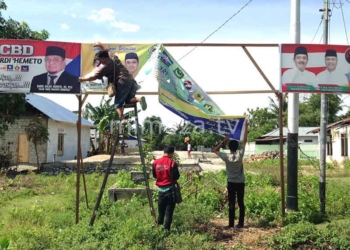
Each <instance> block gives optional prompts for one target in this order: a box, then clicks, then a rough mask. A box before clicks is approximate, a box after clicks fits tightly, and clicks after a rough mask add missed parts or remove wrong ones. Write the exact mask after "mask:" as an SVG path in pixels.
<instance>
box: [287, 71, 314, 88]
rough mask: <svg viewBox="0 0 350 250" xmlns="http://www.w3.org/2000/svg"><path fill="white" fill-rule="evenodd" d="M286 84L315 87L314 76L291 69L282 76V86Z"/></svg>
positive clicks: (307, 72) (310, 73)
mask: <svg viewBox="0 0 350 250" xmlns="http://www.w3.org/2000/svg"><path fill="white" fill-rule="evenodd" d="M286 83H304V84H307V85H312V86H315V87H316V86H317V78H316V75H315V74H314V73H312V72H310V71H307V70H304V71H300V70H299V69H296V68H293V69H288V70H287V71H286V72H284V74H283V75H282V84H286Z"/></svg>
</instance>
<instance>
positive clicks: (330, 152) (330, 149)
mask: <svg viewBox="0 0 350 250" xmlns="http://www.w3.org/2000/svg"><path fill="white" fill-rule="evenodd" d="M327 155H333V145H332V141H327Z"/></svg>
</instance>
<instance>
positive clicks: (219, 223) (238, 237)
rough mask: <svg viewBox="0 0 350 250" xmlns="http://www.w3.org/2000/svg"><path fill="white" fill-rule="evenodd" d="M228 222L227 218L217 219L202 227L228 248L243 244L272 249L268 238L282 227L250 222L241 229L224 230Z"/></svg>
mask: <svg viewBox="0 0 350 250" xmlns="http://www.w3.org/2000/svg"><path fill="white" fill-rule="evenodd" d="M227 223H228V221H227V218H225V219H215V220H212V221H211V222H210V225H209V227H208V228H202V230H205V231H206V232H208V233H210V234H211V235H213V236H214V238H215V240H216V241H217V242H218V243H220V244H224V245H225V246H226V248H227V249H233V248H234V247H238V246H240V245H243V246H245V247H249V248H250V249H254V250H265V249H271V248H270V247H269V246H268V240H269V239H270V237H271V236H272V235H274V234H275V233H276V232H278V231H279V230H280V228H259V227H254V226H250V225H249V224H246V225H245V227H244V228H243V229H240V230H237V229H230V230H223V227H225V226H227Z"/></svg>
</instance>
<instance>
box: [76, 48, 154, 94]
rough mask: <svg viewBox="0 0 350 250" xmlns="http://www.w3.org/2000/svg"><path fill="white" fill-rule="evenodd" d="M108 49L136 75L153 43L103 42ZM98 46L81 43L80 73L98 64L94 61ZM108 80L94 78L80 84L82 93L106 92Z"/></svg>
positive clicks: (84, 73) (89, 72) (84, 74)
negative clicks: (91, 80)
mask: <svg viewBox="0 0 350 250" xmlns="http://www.w3.org/2000/svg"><path fill="white" fill-rule="evenodd" d="M103 46H104V47H105V48H108V49H109V53H110V54H111V55H112V54H113V55H114V54H117V55H118V57H119V59H120V60H121V61H122V63H123V64H124V66H125V67H126V68H127V69H128V70H129V72H130V73H131V74H132V75H133V76H134V77H136V76H137V74H138V73H139V72H140V70H141V68H142V67H143V65H144V64H145V63H146V62H147V60H148V59H149V57H150V54H151V53H152V50H153V48H154V47H155V44H117V43H113V44H103ZM98 50H99V48H97V47H94V43H84V44H82V45H81V57H82V59H81V62H82V63H81V64H82V75H83V76H86V75H88V74H91V72H93V71H94V69H95V68H96V66H97V65H98V61H97V62H96V61H94V57H95V54H96V53H97V52H98ZM107 86H108V82H106V79H102V80H95V81H93V82H87V83H84V84H82V86H81V88H82V93H101V94H105V93H107Z"/></svg>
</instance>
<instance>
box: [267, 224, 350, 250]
mask: <svg viewBox="0 0 350 250" xmlns="http://www.w3.org/2000/svg"><path fill="white" fill-rule="evenodd" d="M349 228H350V220H345V221H336V222H331V223H327V224H326V225H323V226H316V225H314V224H312V223H310V222H300V223H297V224H290V225H288V226H286V227H284V228H283V230H282V231H280V232H279V233H277V234H276V235H274V236H272V238H271V239H270V241H269V245H270V246H271V247H273V248H274V249H286V250H288V249H296V248H298V247H300V246H308V248H307V249H344V250H345V249H349V248H350V229H349ZM298 249H299V248H298Z"/></svg>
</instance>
